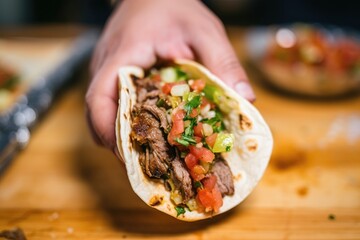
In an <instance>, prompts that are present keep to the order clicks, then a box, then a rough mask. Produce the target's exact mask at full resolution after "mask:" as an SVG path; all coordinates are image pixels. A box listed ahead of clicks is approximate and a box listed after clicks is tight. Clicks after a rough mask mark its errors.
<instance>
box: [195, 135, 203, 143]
mask: <svg viewBox="0 0 360 240" xmlns="http://www.w3.org/2000/svg"><path fill="white" fill-rule="evenodd" d="M194 139H195V141H196V142H197V143H199V142H201V140H202V138H201V137H197V136H194Z"/></svg>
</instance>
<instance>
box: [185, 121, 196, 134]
mask: <svg viewBox="0 0 360 240" xmlns="http://www.w3.org/2000/svg"><path fill="white" fill-rule="evenodd" d="M189 120H190V124H189V126H187V127H186V129H185V132H184V135H185V136H188V137H192V136H193V135H194V126H195V125H196V118H190V119H189Z"/></svg>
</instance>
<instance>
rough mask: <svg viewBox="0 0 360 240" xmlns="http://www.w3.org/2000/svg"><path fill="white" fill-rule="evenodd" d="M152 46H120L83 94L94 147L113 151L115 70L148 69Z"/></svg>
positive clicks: (115, 110) (116, 81)
mask: <svg viewBox="0 0 360 240" xmlns="http://www.w3.org/2000/svg"><path fill="white" fill-rule="evenodd" d="M155 60H156V58H155V53H154V51H153V49H152V48H151V46H146V45H141V47H140V46H136V45H133V46H132V45H123V46H121V47H120V48H119V49H118V50H117V51H116V53H114V54H113V56H111V57H109V58H108V59H107V60H105V62H104V63H103V64H102V66H101V67H100V68H99V70H98V71H97V72H96V73H95V75H94V77H93V79H92V81H91V84H90V86H89V89H88V91H87V94H86V106H87V116H88V122H89V125H90V129H91V130H92V131H93V133H94V134H93V135H94V139H95V141H96V142H97V143H100V144H102V145H104V146H105V147H107V148H109V149H111V150H114V147H115V142H116V139H115V120H116V114H117V107H118V80H117V71H118V68H119V67H121V66H124V65H137V66H140V67H144V68H146V67H149V66H151V65H153V64H154V63H155Z"/></svg>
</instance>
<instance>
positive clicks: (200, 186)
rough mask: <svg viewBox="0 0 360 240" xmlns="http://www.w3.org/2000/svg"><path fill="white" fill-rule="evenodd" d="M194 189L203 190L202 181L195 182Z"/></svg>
mask: <svg viewBox="0 0 360 240" xmlns="http://www.w3.org/2000/svg"><path fill="white" fill-rule="evenodd" d="M194 187H195V188H203V185H202V183H201V182H200V181H195V182H194Z"/></svg>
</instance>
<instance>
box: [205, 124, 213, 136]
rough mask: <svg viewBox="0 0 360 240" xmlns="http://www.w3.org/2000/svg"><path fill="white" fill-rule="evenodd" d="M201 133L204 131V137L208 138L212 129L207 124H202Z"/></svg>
mask: <svg viewBox="0 0 360 240" xmlns="http://www.w3.org/2000/svg"><path fill="white" fill-rule="evenodd" d="M203 131H204V135H205V137H207V136H210V135H211V134H213V129H212V127H211V126H210V125H209V124H207V123H204V124H203Z"/></svg>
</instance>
